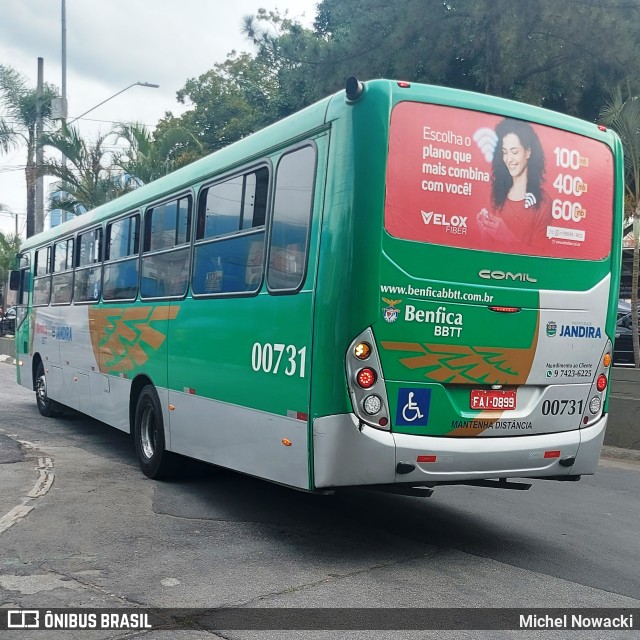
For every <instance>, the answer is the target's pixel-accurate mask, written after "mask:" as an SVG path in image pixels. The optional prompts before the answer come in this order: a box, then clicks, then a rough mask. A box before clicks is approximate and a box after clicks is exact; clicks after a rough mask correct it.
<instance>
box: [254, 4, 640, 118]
mask: <svg viewBox="0 0 640 640" xmlns="http://www.w3.org/2000/svg"><path fill="white" fill-rule="evenodd" d="M258 18H260V15H259V16H258ZM245 33H247V28H246V25H245ZM247 35H251V34H249V33H247ZM314 37H315V43H316V44H315V45H312V44H311V40H310V38H309V32H308V31H303V32H297V31H292V30H289V31H287V32H285V34H284V36H283V38H276V39H275V42H272V43H269V42H268V39H267V40H266V42H267V44H269V46H270V48H271V51H272V52H274V54H275V55H276V56H278V57H285V58H286V59H287V60H288V61H289V62H290V63H291V64H292V65H293V63H296V65H295V73H296V74H297V75H298V77H299V78H300V80H301V81H302V82H304V81H305V78H306V77H307V76H308V75H311V76H314V75H315V73H317V71H318V70H319V71H320V74H321V77H320V78H319V79H318V81H317V83H316V85H317V87H318V88H319V89H320V91H321V93H323V95H326V93H329V92H331V91H335V90H337V89H339V88H341V87H342V86H343V84H344V79H345V78H346V77H348V76H350V75H357V76H359V77H361V78H362V79H367V78H374V77H388V78H399V79H405V80H411V81H416V82H426V83H431V84H443V85H446V86H451V87H456V88H461V89H469V90H474V91H480V92H484V93H490V94H494V95H499V96H503V97H507V98H513V99H516V100H520V101H524V102H528V103H531V104H536V105H542V106H546V107H548V108H552V109H556V110H558V111H563V112H566V113H570V114H573V115H577V116H580V117H583V118H586V119H589V120H593V119H595V118H596V117H597V115H598V110H599V108H600V106H601V105H602V104H603V103H604V101H605V100H606V97H607V87H608V86H610V85H611V84H613V83H616V82H619V81H620V80H621V79H622V78H624V77H625V76H626V75H627V73H628V70H629V69H634V68H638V66H640V49H639V48H638V47H637V46H636V43H637V42H638V41H639V40H640V3H638V2H637V1H635V0H633V1H632V0H581V1H580V2H578V1H577V0H568V1H566V2H557V1H556V0H528V1H527V2H526V3H525V2H513V0H476V1H475V2H469V0H447V1H446V2H443V1H442V0H398V1H397V2H380V0H322V2H320V3H319V4H318V14H317V17H316V20H315V24H314ZM255 39H256V40H257V42H258V44H259V46H262V45H264V43H265V39H264V38H260V37H258V38H255ZM281 39H283V40H284V42H283V45H282V46H280V44H279V41H280V40H281ZM291 39H297V43H298V45H299V46H298V48H297V49H296V48H294V47H293V46H292V45H291V44H289V43H288V41H289V40H291ZM285 44H286V45H287V46H285ZM261 52H262V50H260V51H259V54H258V55H260V53H261ZM280 64H281V66H282V62H281V63H280ZM635 82H637V81H635ZM633 88H634V90H637V89H638V88H639V87H638V86H634V87H633ZM316 97H318V96H317V94H316Z"/></svg>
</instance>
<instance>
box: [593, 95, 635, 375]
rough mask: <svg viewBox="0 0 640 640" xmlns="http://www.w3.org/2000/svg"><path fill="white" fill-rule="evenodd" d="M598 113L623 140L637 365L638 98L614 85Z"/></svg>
mask: <svg viewBox="0 0 640 640" xmlns="http://www.w3.org/2000/svg"><path fill="white" fill-rule="evenodd" d="M601 116H602V119H603V122H604V123H605V124H608V125H610V126H611V127H612V128H613V129H614V130H615V131H617V133H618V135H619V136H620V139H621V140H622V148H623V150H624V160H625V173H626V176H625V191H626V197H625V215H626V217H627V218H629V219H630V220H631V223H632V228H633V267H632V272H631V322H632V336H633V357H634V362H635V363H636V367H638V368H640V346H639V345H638V280H639V276H640V98H638V97H637V96H632V95H628V96H627V97H623V93H622V90H621V89H620V88H619V87H617V88H616V89H614V90H613V91H612V94H611V99H610V100H609V101H608V102H607V104H606V105H605V106H604V107H603V109H602V112H601Z"/></svg>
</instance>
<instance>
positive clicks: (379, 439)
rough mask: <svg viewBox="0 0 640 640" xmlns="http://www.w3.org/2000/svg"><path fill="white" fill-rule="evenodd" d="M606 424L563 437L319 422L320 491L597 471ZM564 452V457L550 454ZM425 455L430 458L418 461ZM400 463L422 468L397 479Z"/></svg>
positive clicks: (349, 419)
mask: <svg viewBox="0 0 640 640" xmlns="http://www.w3.org/2000/svg"><path fill="white" fill-rule="evenodd" d="M606 425H607V416H603V417H602V419H601V420H599V421H598V422H596V423H595V424H593V425H592V426H590V427H586V428H584V429H579V430H573V431H565V432H561V433H549V434H542V435H531V436H518V437H508V436H506V437H505V436H502V437H499V438H498V437H496V438H487V437H475V438H447V437H430V436H415V435H405V434H398V433H395V434H394V433H389V432H388V431H380V430H377V429H372V428H370V427H367V426H364V427H362V428H361V429H360V428H359V427H358V421H357V419H356V418H355V416H353V415H351V414H346V415H337V416H328V417H326V418H318V419H317V420H315V421H314V424H313V451H314V478H315V487H316V488H318V489H323V488H328V487H339V486H358V485H373V484H393V483H403V484H411V483H429V482H457V481H465V480H480V479H490V478H536V477H537V478H544V477H549V476H569V475H571V476H575V475H583V474H592V473H594V472H595V470H596V467H597V465H598V459H599V457H600V451H601V449H602V443H603V440H604V433H605V429H606ZM557 451H559V452H560V453H559V455H556V454H553V455H554V457H545V453H546V452H557ZM547 455H549V454H548V453H547ZM419 456H423V457H424V460H425V461H424V462H418V457H419ZM569 456H575V462H574V464H573V466H571V467H563V466H561V465H560V464H559V462H560V460H561V459H562V458H566V457H569ZM399 462H406V463H408V464H412V465H415V469H414V470H413V471H411V472H410V473H403V474H397V473H396V465H397V464H398V463H399Z"/></svg>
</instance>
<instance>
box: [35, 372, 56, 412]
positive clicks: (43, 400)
mask: <svg viewBox="0 0 640 640" xmlns="http://www.w3.org/2000/svg"><path fill="white" fill-rule="evenodd" d="M36 403H37V405H38V411H39V412H40V415H41V416H44V417H45V418H55V417H57V416H59V415H61V414H62V411H61V410H60V405H59V404H58V403H57V402H55V401H54V400H51V398H49V396H48V395H47V376H46V373H45V371H44V365H43V364H42V362H40V363H39V364H38V369H37V371H36Z"/></svg>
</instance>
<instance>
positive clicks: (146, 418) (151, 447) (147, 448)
mask: <svg viewBox="0 0 640 640" xmlns="http://www.w3.org/2000/svg"><path fill="white" fill-rule="evenodd" d="M140 444H141V446H142V453H144V455H145V457H147V458H149V459H150V458H153V455H154V453H155V451H156V414H155V411H154V410H153V408H152V407H149V406H147V407H145V409H144V413H143V414H142V420H141V424H140Z"/></svg>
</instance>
